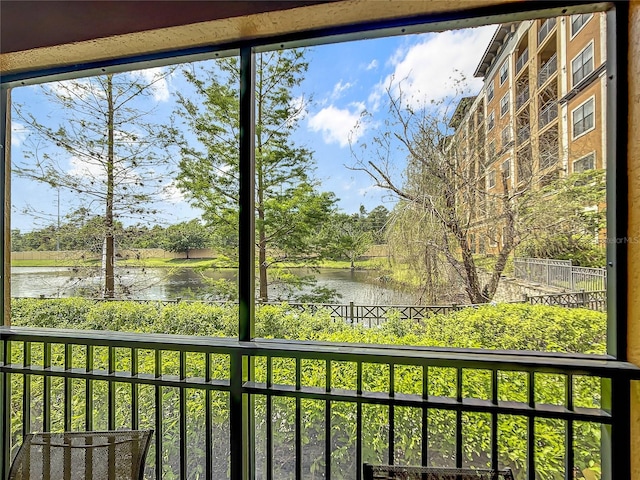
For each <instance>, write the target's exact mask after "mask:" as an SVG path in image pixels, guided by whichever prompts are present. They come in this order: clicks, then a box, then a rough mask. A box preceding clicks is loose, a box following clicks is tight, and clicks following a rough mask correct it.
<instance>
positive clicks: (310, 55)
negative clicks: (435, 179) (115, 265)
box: [12, 26, 495, 232]
mask: <svg viewBox="0 0 640 480" xmlns="http://www.w3.org/2000/svg"><path fill="white" fill-rule="evenodd" d="M494 31H495V26H487V27H481V28H477V29H467V30H457V31H448V32H443V33H437V34H436V33H433V34H422V35H408V36H402V37H391V38H384V39H374V40H362V41H357V42H349V43H341V44H329V45H321V46H317V47H313V48H310V49H308V51H307V55H306V58H307V60H308V61H309V69H308V72H307V75H306V76H305V79H304V81H303V83H302V85H301V86H300V88H299V89H298V90H299V91H296V92H295V94H294V96H296V98H298V97H301V96H304V98H305V99H311V101H309V102H308V103H307V104H306V108H305V114H304V115H303V116H302V117H301V118H300V119H299V128H298V130H297V131H296V133H295V134H294V137H293V141H294V142H295V143H296V144H298V145H301V146H305V147H307V148H309V149H310V150H312V151H313V152H314V159H315V161H316V164H317V170H316V177H317V178H318V180H319V182H320V185H321V187H320V188H321V189H322V190H328V191H332V192H334V194H335V195H336V197H337V198H339V199H340V201H339V204H338V206H339V207H340V208H341V209H342V210H344V211H346V212H347V213H353V212H356V211H358V209H359V207H360V205H361V204H362V205H364V206H365V208H366V209H367V210H371V209H372V208H374V207H376V206H377V205H380V204H383V205H385V206H386V207H387V208H389V209H391V208H392V207H393V204H394V199H393V198H392V197H391V196H390V195H389V194H387V193H386V192H384V191H381V190H380V189H377V188H375V187H373V186H372V181H371V179H370V178H369V177H368V176H367V175H366V174H365V173H363V172H358V171H352V170H349V169H348V168H346V167H348V166H353V165H354V163H355V160H354V158H353V156H352V152H351V148H350V144H349V141H350V139H351V140H352V141H354V143H355V144H360V143H369V142H370V141H371V139H372V138H373V136H374V135H375V133H376V131H377V130H379V129H380V128H381V126H382V125H383V124H384V121H385V119H386V118H387V113H386V107H385V95H386V93H385V90H386V89H387V88H388V87H391V88H392V91H393V89H394V88H396V87H397V83H398V80H402V89H403V92H404V93H405V94H407V95H408V96H410V97H412V98H414V99H415V102H418V101H427V102H428V101H430V100H434V101H439V100H442V99H451V97H452V95H454V86H453V84H452V81H451V79H452V78H458V77H459V76H460V75H461V74H462V75H464V76H465V77H466V78H467V80H468V91H469V92H472V93H474V94H475V93H477V92H478V91H479V89H480V88H481V85H482V83H481V80H480V79H474V78H473V71H474V70H475V68H476V66H477V65H478V62H479V61H480V58H481V56H482V54H483V53H484V51H485V48H486V47H487V45H488V43H489V41H490V39H491V36H492V34H493V32H494ZM157 71H158V70H151V71H146V72H143V73H141V75H144V76H146V78H152V76H153V74H154V72H157ZM45 88H58V87H56V86H55V85H49V86H47V87H45ZM184 89H185V80H184V79H183V78H182V77H181V76H180V75H179V74H175V75H173V76H171V77H169V78H168V79H167V80H166V81H162V82H159V83H158V85H157V88H156V89H155V91H154V92H153V99H152V102H153V105H154V115H156V118H157V119H158V120H159V121H160V120H161V119H162V118H166V117H168V116H169V115H170V114H171V112H172V111H173V109H174V108H175V103H174V102H175V96H174V95H172V93H174V92H175V91H184ZM39 92H40V87H21V88H17V89H15V90H14V91H13V94H12V95H13V101H14V103H21V104H24V105H25V106H27V108H28V109H29V110H30V111H31V112H33V114H34V115H35V116H36V117H37V118H38V119H40V120H42V121H45V119H47V120H46V121H50V122H52V123H55V122H56V121H58V120H59V119H58V116H59V115H58V114H57V112H56V111H55V110H52V109H51V108H48V107H47V105H46V102H44V101H43V99H42V95H41V93H39ZM416 105H417V103H416V104H415V105H413V106H416ZM364 111H367V112H368V113H369V114H370V117H368V119H367V121H366V122H365V123H363V124H362V125H361V128H359V129H358V130H356V129H355V127H356V124H357V122H358V120H359V119H360V118H361V114H362V112H364ZM12 131H13V135H12V159H13V161H14V163H19V162H21V161H23V158H24V153H25V151H27V150H28V149H32V150H33V142H32V141H30V137H29V135H30V132H29V130H28V128H26V127H25V125H24V122H20V121H18V120H17V119H16V118H15V117H14V121H13V128H12ZM31 139H33V137H31ZM404 158H405V155H404V153H403V152H398V154H397V158H394V159H393V160H392V161H393V162H395V165H396V167H397V168H396V170H397V174H398V175H400V174H401V172H402V169H403V165H404ZM64 161H66V162H67V164H66V165H67V167H66V168H68V169H69V170H73V171H75V172H76V173H77V174H78V175H81V174H82V170H83V168H84V167H83V166H82V165H78V161H77V159H76V160H74V159H72V158H67V159H66V160H65V159H63V160H62V161H61V162H64ZM12 202H13V213H12V215H13V216H12V228H18V229H20V230H21V231H23V232H25V231H29V230H32V229H34V228H40V227H41V226H42V225H43V224H45V223H55V219H56V215H57V192H56V191H54V190H53V189H51V188H49V187H46V186H43V185H42V184H36V183H34V182H28V181H26V180H25V179H21V178H16V177H15V176H14V178H13V185H12ZM81 203H82V199H80V198H78V197H77V195H73V194H71V193H70V192H66V191H61V192H60V210H61V214H62V215H64V214H65V213H68V212H70V211H72V210H73V209H75V208H77V207H78V206H79V205H80V204H81ZM158 207H159V210H161V211H162V212H163V213H162V214H159V215H158V217H157V219H151V223H153V222H154V221H157V222H158V223H165V224H166V223H175V222H178V221H182V220H188V219H191V218H194V217H197V216H199V212H198V211H196V210H194V209H192V208H191V207H189V205H188V204H187V203H186V202H184V200H183V197H182V196H181V194H180V192H179V191H177V190H176V189H174V188H171V187H170V186H169V187H167V188H166V189H165V192H164V196H163V201H162V202H159V203H158ZM25 209H30V210H33V211H38V212H40V213H41V214H42V215H40V217H41V218H34V217H33V215H31V214H28V215H27V214H25V213H23V212H24V210H25ZM100 211H101V209H100Z"/></svg>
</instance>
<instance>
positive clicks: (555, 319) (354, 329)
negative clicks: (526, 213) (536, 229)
mask: <svg viewBox="0 0 640 480" xmlns="http://www.w3.org/2000/svg"><path fill="white" fill-rule="evenodd" d="M12 314H13V315H12V318H13V323H14V324H15V325H24V326H32V327H61V328H78V329H98V330H121V331H132V332H145V333H168V334H182V335H209V336H225V337H234V336H236V332H237V325H238V309H237V306H236V305H233V304H226V305H216V304H204V303H198V302H194V303H188V302H183V303H179V304H168V305H165V304H163V303H161V302H148V303H136V302H93V301H90V300H83V299H78V298H72V299H59V300H34V299H15V300H13V302H12ZM255 331H256V335H257V336H258V337H269V338H284V339H297V340H303V341H308V340H316V341H331V342H340V343H367V344H397V345H423V346H451V347H465V348H466V347H470V348H484V349H506V350H537V351H552V352H567V353H598V354H602V353H604V352H605V340H606V338H605V332H606V315H605V314H602V313H599V312H592V311H588V310H582V309H564V308H561V307H548V306H531V305H525V304H522V305H508V304H503V305H496V306H491V305H486V306H482V307H479V308H477V309H476V308H469V309H464V310H460V311H457V312H454V313H451V314H446V315H444V314H443V315H435V316H433V317H431V318H428V319H425V320H423V321H421V322H416V321H407V320H401V319H400V318H399V315H398V314H397V312H395V313H394V312H392V313H390V314H389V318H388V320H387V321H386V322H384V323H382V324H381V325H380V326H379V327H374V328H365V327H362V326H352V325H349V324H347V323H346V322H340V321H334V320H332V319H331V316H330V314H329V312H328V311H327V310H320V311H318V312H316V313H310V312H300V311H298V310H295V309H292V308H290V307H289V306H288V305H287V304H282V305H263V306H258V307H257V309H256V325H255ZM14 354H15V355H17V356H19V354H20V352H14ZM32 355H33V359H32V360H33V362H34V364H38V362H39V361H41V359H38V358H37V357H38V355H41V349H34V351H33V352H32ZM83 355H84V353H83V351H82V349H80V350H79V352H77V353H76V351H75V350H74V364H75V362H78V365H82V364H83V363H84V361H85V360H84V356H83ZM107 355H108V349H106V348H100V347H95V352H94V364H95V367H96V368H105V367H106V365H107V360H108V357H107ZM213 357H215V358H214V361H213V363H212V376H213V378H215V379H221V380H228V379H229V359H228V357H227V358H225V356H224V355H215V356H213ZM52 360H53V362H54V363H56V362H57V363H58V364H60V363H61V362H62V361H63V352H62V350H60V349H56V350H54V352H53V355H52ZM14 361H19V359H14ZM162 361H163V373H166V374H172V375H175V374H177V373H178V371H179V356H178V355H177V354H174V353H172V352H164V353H163V356H162ZM129 362H130V360H128V359H127V358H126V355H125V356H124V357H123V358H120V357H118V360H117V367H116V368H117V369H118V370H121V371H127V370H128V369H129V368H130V365H129ZM154 362H155V358H154V355H153V354H151V353H149V354H145V353H144V352H140V356H139V366H138V368H139V371H140V372H146V373H153V372H154ZM187 363H188V365H187V375H189V376H191V377H199V376H204V371H205V363H204V357H203V356H202V355H189V356H188V360H187ZM325 368H326V367H325V362H324V361H312V360H303V361H302V364H301V382H302V384H303V385H305V386H311V387H320V388H324V387H325V379H326V371H325ZM395 368H396V370H395V389H396V391H397V392H399V393H407V394H418V395H420V394H421V393H422V389H423V387H422V381H423V375H422V370H421V368H419V367H413V366H399V365H398V366H396V367H395ZM389 374H390V373H389V367H388V365H385V364H375V363H368V364H364V365H363V366H362V386H363V389H364V390H365V391H370V392H386V391H388V390H389ZM255 375H256V380H258V381H265V380H266V361H265V360H264V358H257V359H256V362H255ZM273 375H274V378H273V381H274V383H288V384H294V383H295V361H294V360H293V359H289V358H284V359H277V358H274V359H273ZM32 377H33V378H32V386H31V390H32V398H33V399H34V400H35V402H34V404H33V405H32V421H35V418H36V417H38V412H41V411H42V405H41V404H38V399H41V398H42V397H41V393H40V392H41V390H42V384H43V382H42V378H41V377H38V376H32ZM456 377H457V375H456V371H455V369H452V368H438V367H429V371H428V382H429V385H428V389H429V394H430V395H435V396H444V397H454V398H455V397H456V383H457V378H456ZM462 379H463V380H462V381H463V384H462V391H463V395H464V397H465V398H480V399H490V398H491V375H490V372H486V371H480V370H464V371H463V376H462ZM564 381H565V379H564V378H563V377H562V376H559V375H548V374H537V375H536V402H539V403H551V404H563V403H564V394H565V385H564ZM12 382H13V384H14V388H12V391H13V393H12V403H13V407H12V411H13V412H14V418H13V423H12V427H15V428H14V430H15V432H13V433H14V434H15V435H14V436H16V438H18V436H19V434H20V422H21V420H20V418H21V417H20V415H21V413H20V412H21V406H22V399H21V392H22V388H21V387H20V382H22V377H21V376H20V375H14V376H12ZM94 384H95V386H94V398H95V399H97V398H106V397H105V396H106V388H107V382H94ZM331 384H332V387H333V388H344V389H351V390H353V389H355V388H356V365H355V364H354V363H349V362H335V361H334V362H332V365H331ZM115 388H116V397H117V399H118V401H117V402H116V406H117V412H116V423H117V426H127V425H128V424H129V423H130V415H131V412H130V405H131V389H130V387H128V386H127V385H125V384H120V383H116V384H115ZM138 388H139V404H140V408H139V412H140V425H141V426H145V425H147V426H150V427H152V426H153V422H154V411H155V405H156V404H155V392H154V389H153V387H151V386H140V387H138ZM84 389H85V385H84V382H80V381H74V382H73V383H72V393H73V395H72V412H73V420H72V423H73V428H74V429H81V428H83V421H84V408H85V398H84V391H85V390H84ZM63 391H64V390H63V388H62V383H61V381H58V380H56V379H54V380H53V381H52V395H54V396H56V397H60V396H61V395H63ZM526 391H527V375H526V374H525V373H523V372H501V373H500V380H499V397H500V399H501V400H511V401H520V402H526V401H527V398H526ZM574 395H575V398H574V403H575V405H576V406H580V407H598V406H599V402H600V384H599V380H598V379H594V378H586V377H584V378H576V379H575V384H574ZM228 401H229V399H228V395H227V394H225V393H222V392H220V393H218V392H213V393H212V395H211V403H210V404H209V405H210V408H211V411H212V413H213V415H214V427H213V430H214V431H213V432H212V434H213V437H214V445H215V448H216V458H215V459H214V461H215V462H216V470H217V471H226V470H225V469H226V465H227V464H226V463H225V462H226V460H225V459H228V441H227V439H228V428H229V426H228V425H229V423H228V422H229V406H228ZM178 402H179V398H178V390H177V389H176V388H163V389H162V404H163V411H164V412H165V413H164V414H163V415H164V418H165V420H164V422H163V423H164V430H163V432H162V435H163V439H164V440H163V444H164V450H163V452H162V455H163V458H164V463H165V465H166V467H165V468H166V469H167V471H166V472H165V474H166V475H167V476H168V478H169V477H171V472H174V473H175V472H177V471H178V469H179V467H178V463H177V452H178V443H177V438H178V437H179V429H178V428H179V425H178V424H177V420H176V419H177V415H175V412H176V409H177V408H178ZM105 404H106V402H97V401H96V403H95V405H94V419H95V420H94V428H106V426H107V418H106V415H107V411H106V408H105ZM205 405H206V402H205V394H204V391H202V390H198V389H189V390H188V396H187V400H186V407H187V412H188V413H187V417H188V421H189V428H188V431H189V439H190V440H189V444H190V445H191V447H190V449H189V452H190V455H189V459H188V468H189V471H190V472H196V471H198V469H199V468H201V466H202V455H204V453H203V452H202V451H201V448H200V447H198V445H200V446H201V445H202V439H203V438H204V434H205V433H204V421H203V418H204V408H205ZM301 408H302V416H301V418H302V432H301V434H302V437H301V440H302V443H303V451H304V456H305V460H304V465H305V472H307V473H308V475H307V474H305V478H322V476H323V471H324V435H326V434H327V431H326V428H325V424H324V419H325V403H324V402H322V401H318V400H303V401H302V402H301ZM58 410H61V409H58ZM58 410H56V411H55V412H53V411H52V421H53V425H52V426H53V427H54V428H58V427H60V428H62V426H61V423H60V422H61V418H62V417H60V415H61V413H60V411H58ZM266 412H267V410H266V404H265V401H264V398H261V397H260V398H257V399H256V429H257V430H258V431H259V432H263V433H264V431H265V429H266V423H267V422H269V421H271V422H272V425H273V432H274V433H273V435H274V438H273V447H274V458H277V459H281V460H282V461H281V462H280V461H274V477H275V478H288V477H290V476H291V474H292V468H293V467H294V466H295V465H293V466H292V463H291V462H290V461H288V460H286V459H290V458H292V455H293V454H292V448H293V435H294V433H293V432H294V431H293V425H295V421H294V419H295V402H294V400H293V399H291V398H286V397H285V398H282V399H277V398H274V399H273V406H272V417H271V419H268V418H266ZM388 417H389V409H388V407H384V406H376V405H363V407H362V427H363V428H362V438H361V439H360V441H361V442H362V445H363V460H364V461H369V462H384V461H386V457H385V453H384V452H385V450H386V449H387V448H388V443H389V440H388V432H389V430H388V421H389V420H388ZM395 419H396V429H395V432H396V437H395V445H396V454H397V461H398V462H399V463H407V464H418V463H420V462H421V457H420V455H421V444H420V441H419V439H420V438H421V428H422V422H423V417H422V411H421V410H420V409H416V408H409V407H396V409H395ZM464 419H465V422H464V430H463V436H464V451H463V454H464V463H465V464H467V465H475V466H487V465H489V462H490V459H489V453H488V452H490V450H491V448H490V439H491V427H490V425H491V421H490V420H491V419H490V416H489V415H488V414H482V413H465V414H464ZM427 421H428V428H429V438H428V442H429V445H428V450H429V452H430V460H429V462H430V463H431V464H432V465H443V466H444V465H451V464H452V463H453V461H454V459H453V457H452V452H454V451H455V435H454V434H453V432H455V413H454V412H450V411H445V410H436V409H430V410H429V413H428V418H427ZM355 425H356V406H355V404H353V403H347V402H332V404H331V429H330V432H331V433H330V434H331V435H332V438H331V443H332V452H333V453H332V461H333V465H334V468H332V478H338V479H339V478H349V477H351V476H352V473H353V471H354V469H355V468H356V467H357V466H356V465H355V463H354V460H355V455H354V451H355V450H354V445H355V442H356V441H357V439H356V431H355ZM535 429H536V440H537V454H536V465H537V470H538V471H537V478H539V479H540V480H555V479H560V478H564V476H563V475H564V473H563V472H564V464H563V456H564V453H563V452H564V423H563V422H559V421H555V420H544V419H540V420H537V421H536V424H535ZM498 430H499V444H500V454H501V457H500V462H501V464H503V465H506V466H510V467H512V468H513V469H514V471H515V472H516V476H517V478H519V479H522V478H525V477H526V471H525V469H526V464H527V456H526V440H524V439H526V431H527V424H526V418H524V417H517V416H509V415H501V416H500V421H499V424H498ZM575 435H576V437H575V438H576V464H577V465H578V466H579V468H580V469H585V468H591V470H592V471H594V472H596V471H597V470H598V464H599V463H600V459H599V451H600V435H601V429H600V427H599V426H598V425H596V424H591V423H584V422H576V424H575ZM260 438H263V437H260ZM261 442H263V440H260V439H258V440H257V445H258V447H260V445H262V444H261ZM259 451H261V450H258V452H259ZM262 451H264V450H262ZM194 452H195V453H194ZM197 452H200V453H197ZM153 455H155V452H154V451H152V453H151V456H152V457H153ZM152 457H151V458H150V460H151V462H150V464H153V460H152Z"/></svg>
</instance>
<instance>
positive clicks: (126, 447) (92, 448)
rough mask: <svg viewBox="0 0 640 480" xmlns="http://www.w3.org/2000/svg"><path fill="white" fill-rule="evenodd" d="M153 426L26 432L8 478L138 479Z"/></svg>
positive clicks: (40, 479)
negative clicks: (146, 428)
mask: <svg viewBox="0 0 640 480" xmlns="http://www.w3.org/2000/svg"><path fill="white" fill-rule="evenodd" d="M152 435H153V430H122V431H110V432H66V433H30V434H28V435H25V437H24V440H23V442H22V445H21V446H20V449H19V450H18V453H17V455H16V458H15V459H14V461H13V463H12V465H11V469H10V470H9V480H36V479H38V480H81V479H84V480H102V479H104V480H142V476H143V473H144V462H145V458H146V455H147V450H148V449H149V443H150V441H151V436H152Z"/></svg>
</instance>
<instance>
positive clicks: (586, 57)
mask: <svg viewBox="0 0 640 480" xmlns="http://www.w3.org/2000/svg"><path fill="white" fill-rule="evenodd" d="M571 72H572V75H573V85H574V86H576V85H577V84H578V83H580V82H581V81H582V79H584V78H585V77H586V76H587V75H589V74H590V73H591V72H593V42H591V43H590V44H589V45H588V46H587V48H585V49H584V50H582V52H580V53H579V54H578V56H577V57H576V58H574V59H573V60H572V61H571Z"/></svg>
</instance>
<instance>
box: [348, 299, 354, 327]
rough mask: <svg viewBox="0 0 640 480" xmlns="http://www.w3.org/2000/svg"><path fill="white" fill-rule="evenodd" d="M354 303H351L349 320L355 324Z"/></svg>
mask: <svg viewBox="0 0 640 480" xmlns="http://www.w3.org/2000/svg"><path fill="white" fill-rule="evenodd" d="M353 310H354V309H353V302H349V320H351V323H353Z"/></svg>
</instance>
